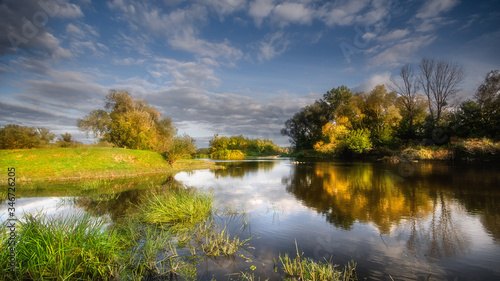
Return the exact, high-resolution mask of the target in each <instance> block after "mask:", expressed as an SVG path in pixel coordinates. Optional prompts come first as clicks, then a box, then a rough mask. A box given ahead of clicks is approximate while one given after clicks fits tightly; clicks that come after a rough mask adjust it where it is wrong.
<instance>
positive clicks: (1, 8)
mask: <svg viewBox="0 0 500 281" xmlns="http://www.w3.org/2000/svg"><path fill="white" fill-rule="evenodd" d="M82 16H83V13H82V11H81V9H80V7H79V6H77V5H75V4H70V3H67V2H66V1H64V0H61V1H50V2H47V1H29V0H6V1H2V3H0V30H2V32H0V55H3V54H7V53H16V52H18V50H19V49H22V50H26V51H28V52H33V53H40V51H41V53H44V54H47V55H48V56H52V57H56V58H68V57H70V56H71V54H70V53H69V51H68V50H66V49H64V48H62V47H61V46H60V40H59V39H58V38H56V37H55V36H54V33H53V32H52V31H51V30H49V29H47V28H46V26H47V24H48V23H49V22H50V21H52V20H53V18H66V19H74V18H78V17H82Z"/></svg>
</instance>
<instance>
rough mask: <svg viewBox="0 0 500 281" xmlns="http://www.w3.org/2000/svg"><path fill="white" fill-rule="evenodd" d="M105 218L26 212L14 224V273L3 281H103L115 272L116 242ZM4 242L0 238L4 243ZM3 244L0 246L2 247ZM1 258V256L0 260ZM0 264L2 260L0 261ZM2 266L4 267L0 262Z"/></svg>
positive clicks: (117, 254)
mask: <svg viewBox="0 0 500 281" xmlns="http://www.w3.org/2000/svg"><path fill="white" fill-rule="evenodd" d="M105 223H106V222H105V221H103V220H101V219H96V218H92V217H91V216H90V215H87V214H76V215H71V216H66V217H63V216H59V217H55V218H47V216H46V215H44V214H41V213H39V214H28V215H26V216H25V220H24V221H22V222H20V224H19V225H18V233H17V241H16V242H17V243H16V264H17V275H15V276H14V275H4V276H5V278H6V279H7V280H9V279H11V280H25V279H29V280H82V279H85V280H95V279H101V280H103V279H104V280H107V279H110V278H112V277H113V276H114V275H115V274H116V273H117V268H118V264H119V259H120V255H119V253H120V243H118V242H119V239H118V236H117V235H116V233H115V232H114V231H109V230H108V229H107V228H106V226H105ZM4 242H5V241H2V244H4ZM2 247H4V246H2ZM2 260H3V259H2ZM1 263H3V262H1ZM2 267H5V266H4V265H3V264H2Z"/></svg>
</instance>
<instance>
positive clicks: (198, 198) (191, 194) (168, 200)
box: [139, 186, 213, 231]
mask: <svg viewBox="0 0 500 281" xmlns="http://www.w3.org/2000/svg"><path fill="white" fill-rule="evenodd" d="M212 202H213V200H212V196H211V195H210V194H207V193H201V192H198V191H197V190H195V189H189V188H183V187H173V186H170V187H168V189H167V190H166V191H164V192H161V193H160V192H156V193H152V194H151V195H150V196H149V198H148V200H146V201H145V202H144V203H143V205H142V206H141V207H139V208H140V209H141V213H142V216H141V219H142V220H143V221H144V222H146V223H149V224H158V225H162V226H166V227H168V228H171V229H172V230H176V231H185V230H189V229H192V228H193V227H195V226H196V225H197V224H198V223H200V222H202V221H203V220H205V219H207V218H208V217H209V216H210V215H211V213H212Z"/></svg>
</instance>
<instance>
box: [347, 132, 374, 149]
mask: <svg viewBox="0 0 500 281" xmlns="http://www.w3.org/2000/svg"><path fill="white" fill-rule="evenodd" d="M342 146H343V149H344V151H345V152H347V153H351V154H361V153H363V152H364V151H365V150H367V149H369V148H371V147H372V143H371V141H370V130H368V129H357V130H354V131H351V132H349V134H348V135H347V137H346V138H345V140H344V143H343V145H342Z"/></svg>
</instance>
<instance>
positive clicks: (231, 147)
mask: <svg viewBox="0 0 500 281" xmlns="http://www.w3.org/2000/svg"><path fill="white" fill-rule="evenodd" d="M209 145H210V149H209V151H208V152H209V153H210V157H211V158H215V159H234V158H242V157H244V156H266V155H267V156H270V155H280V154H281V153H283V149H282V148H281V147H279V146H277V145H276V144H274V142H273V141H272V140H269V139H263V140H262V139H249V138H245V137H243V136H242V135H238V136H230V137H226V136H222V137H219V135H218V134H216V135H215V136H214V137H213V138H212V139H211V140H210V141H209Z"/></svg>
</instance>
